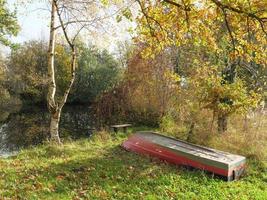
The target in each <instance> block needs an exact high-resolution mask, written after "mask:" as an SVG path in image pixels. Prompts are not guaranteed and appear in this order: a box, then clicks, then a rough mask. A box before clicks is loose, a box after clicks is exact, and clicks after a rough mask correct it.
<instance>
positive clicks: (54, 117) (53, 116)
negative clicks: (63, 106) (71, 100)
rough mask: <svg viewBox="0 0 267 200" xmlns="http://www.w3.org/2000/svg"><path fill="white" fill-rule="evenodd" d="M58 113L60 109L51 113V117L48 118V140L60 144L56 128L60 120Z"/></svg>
mask: <svg viewBox="0 0 267 200" xmlns="http://www.w3.org/2000/svg"><path fill="white" fill-rule="evenodd" d="M60 114H61V111H60V110H58V111H57V112H55V113H53V114H51V119H50V136H51V138H50V140H51V142H54V143H57V144H60V143H61V141H60V137H59V132H58V128H59V121H60Z"/></svg>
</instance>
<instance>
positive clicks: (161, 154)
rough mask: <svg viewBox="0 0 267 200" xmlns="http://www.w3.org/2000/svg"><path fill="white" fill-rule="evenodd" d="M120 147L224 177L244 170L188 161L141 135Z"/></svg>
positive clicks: (241, 165)
mask: <svg viewBox="0 0 267 200" xmlns="http://www.w3.org/2000/svg"><path fill="white" fill-rule="evenodd" d="M122 146H123V147H124V148H125V149H127V150H130V151H134V152H136V153H139V154H147V155H150V156H152V157H157V158H159V159H160V160H164V161H167V162H169V163H173V164H177V165H184V166H191V167H194V168H197V169H201V170H206V171H209V172H212V173H215V174H218V175H221V176H224V177H231V176H234V174H233V173H234V172H238V171H240V170H243V169H244V164H240V165H237V166H236V167H233V168H231V169H228V170H226V169H222V168H220V167H216V166H211V165H209V164H206V163H201V162H199V161H196V160H193V159H190V158H188V157H186V156H183V155H179V152H174V151H172V150H171V149H169V148H166V147H164V146H161V145H158V144H155V143H153V142H152V141H149V140H146V139H145V138H144V137H142V135H133V136H131V137H130V138H129V139H128V140H126V141H125V142H124V143H123V144H122Z"/></svg>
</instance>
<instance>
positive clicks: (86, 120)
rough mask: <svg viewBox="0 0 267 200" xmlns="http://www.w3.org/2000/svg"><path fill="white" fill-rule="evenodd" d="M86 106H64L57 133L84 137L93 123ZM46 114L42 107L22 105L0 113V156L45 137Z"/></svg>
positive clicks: (46, 127)
mask: <svg viewBox="0 0 267 200" xmlns="http://www.w3.org/2000/svg"><path fill="white" fill-rule="evenodd" d="M92 119H93V114H92V112H91V109H90V107H89V106H66V107H65V108H64V110H63V113H62V117H61V123H60V134H61V137H62V138H63V139H66V138H72V139H76V138H80V137H88V135H89V134H90V130H89V129H90V127H95V124H94V120H92ZM48 130H49V114H48V111H47V109H46V108H45V107H43V108H42V107H34V106H31V107H24V108H23V109H21V110H20V111H19V112H13V113H12V112H9V113H8V112H5V113H1V114H0V156H3V155H8V154H10V153H11V152H16V151H18V150H19V149H21V148H24V147H28V146H32V145H37V144H40V143H42V142H43V141H46V140H47V139H48V137H49V134H48Z"/></svg>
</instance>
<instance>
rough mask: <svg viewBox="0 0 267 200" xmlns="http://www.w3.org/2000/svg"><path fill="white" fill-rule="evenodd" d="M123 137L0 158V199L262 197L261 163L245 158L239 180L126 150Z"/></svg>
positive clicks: (265, 194)
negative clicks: (229, 180) (246, 166)
mask: <svg viewBox="0 0 267 200" xmlns="http://www.w3.org/2000/svg"><path fill="white" fill-rule="evenodd" d="M125 139H126V136H124V135H123V134H121V133H119V134H118V135H117V136H116V137H114V136H109V135H107V134H104V133H100V134H99V135H98V136H96V137H95V138H93V139H92V140H91V141H90V140H88V139H83V140H79V141H76V142H67V143H66V144H64V145H63V146H60V147H57V146H53V145H42V146H39V147H36V148H32V149H28V150H24V151H22V152H21V153H20V154H19V155H17V156H14V157H11V158H8V159H0V199H27V200H31V199H45V200H48V199H53V200H57V199H60V200H62V199H92V200H95V199H101V200H102V199H114V200H120V199H133V200H139V199H140V200H142V199H144V200H156V199H159V200H165V199H166V200H167V199H168V200H169V199H182V200H185V199H190V200H192V199H216V200H217V199H231V200H232V199H238V200H240V199H248V200H252V199H267V170H266V164H264V163H259V162H256V161H252V160H249V163H248V169H247V172H246V174H245V176H244V177H243V178H242V179H241V180H239V181H234V182H224V181H222V180H220V179H216V178H212V177H211V176H210V175H206V174H205V173H204V172H202V171H188V170H186V169H183V168H179V167H176V166H171V165H167V164H164V163H162V162H159V161H151V159H150V158H148V157H144V156H139V155H136V154H134V153H130V152H127V151H125V150H123V149H122V148H121V147H120V144H121V143H122V141H123V140H125Z"/></svg>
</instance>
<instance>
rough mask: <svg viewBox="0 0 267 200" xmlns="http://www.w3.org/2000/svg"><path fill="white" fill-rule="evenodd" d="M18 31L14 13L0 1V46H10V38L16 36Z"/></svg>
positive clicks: (2, 0)
mask: <svg viewBox="0 0 267 200" xmlns="http://www.w3.org/2000/svg"><path fill="white" fill-rule="evenodd" d="M18 31H19V25H18V23H17V18H16V12H11V11H10V10H9V9H8V8H7V5H6V1H5V0H0V44H3V45H5V46H11V47H12V43H11V41H10V37H11V36H13V35H14V36H16V35H17V34H18Z"/></svg>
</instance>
